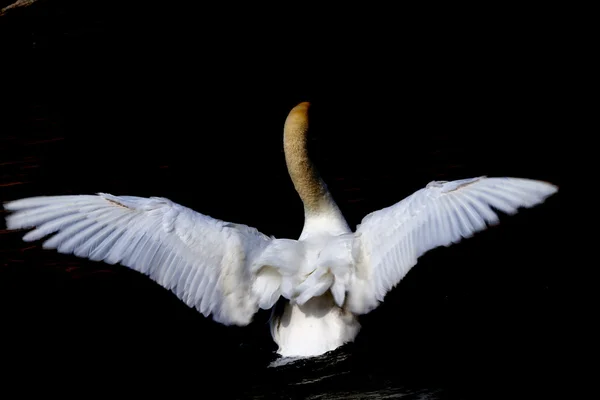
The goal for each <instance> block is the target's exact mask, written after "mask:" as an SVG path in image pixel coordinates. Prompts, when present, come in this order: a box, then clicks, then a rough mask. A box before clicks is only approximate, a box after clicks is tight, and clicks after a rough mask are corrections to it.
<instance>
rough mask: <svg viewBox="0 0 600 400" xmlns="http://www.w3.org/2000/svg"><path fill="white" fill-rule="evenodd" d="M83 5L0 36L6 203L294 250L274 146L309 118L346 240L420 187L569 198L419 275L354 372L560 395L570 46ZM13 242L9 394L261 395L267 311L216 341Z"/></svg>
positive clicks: (532, 21) (96, 275)
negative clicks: (211, 231) (224, 233)
mask: <svg viewBox="0 0 600 400" xmlns="http://www.w3.org/2000/svg"><path fill="white" fill-rule="evenodd" d="M84 4H85V5H83V4H82V2H75V1H58V0H56V1H53V0H47V1H43V0H40V2H39V3H37V4H35V5H33V6H31V7H29V8H26V9H22V10H15V11H12V12H10V13H7V14H6V15H4V16H2V17H0V34H1V36H0V45H2V46H3V49H4V55H5V57H4V59H3V61H2V66H3V67H5V68H4V72H3V73H2V88H3V94H2V99H3V100H4V104H3V106H2V114H3V115H2V122H1V125H0V134H1V136H0V140H1V142H0V149H1V150H0V151H1V153H0V154H1V159H0V168H1V169H0V173H1V177H2V182H0V200H2V201H6V200H12V199H16V198H20V197H25V196H33V195H58V194H69V193H72V194H79V193H95V192H108V193H112V194H117V195H118V194H127V195H137V196H162V197H168V198H170V199H171V200H173V201H176V202H178V203H181V204H183V205H186V206H188V207H191V208H193V209H195V210H197V211H199V212H202V213H204V214H208V215H210V216H213V217H216V218H220V219H223V220H227V221H232V222H239V223H244V224H247V225H251V226H255V227H257V228H258V229H259V230H261V231H262V232H264V233H266V234H270V235H274V236H276V237H291V238H295V237H297V236H298V235H299V234H300V231H301V229H302V223H303V215H302V206H301V202H300V200H299V199H298V198H297V195H296V193H295V191H294V189H293V186H292V184H291V182H290V181H289V177H288V175H287V171H286V169H285V161H284V155H283V148H282V132H283V131H282V129H283V122H284V120H285V117H286V115H287V113H288V112H289V110H290V109H291V108H292V107H293V106H294V105H295V104H297V103H298V102H300V101H310V102H311V103H312V104H313V107H312V110H313V112H312V116H313V119H312V121H311V124H312V125H311V127H312V131H311V135H312V136H311V152H312V154H313V157H314V159H315V163H316V164H317V166H318V167H319V169H320V171H321V173H322V175H323V176H324V178H325V180H326V182H328V184H329V187H330V189H331V191H332V192H333V194H334V197H335V198H336V200H337V202H338V204H339V206H340V208H341V209H342V211H343V213H344V215H345V216H346V217H347V220H348V222H349V224H350V225H351V226H352V227H353V228H354V227H355V226H356V224H358V223H360V220H361V219H362V217H363V216H365V215H366V214H368V213H369V212H371V211H374V210H377V209H379V208H382V207H386V206H389V205H391V204H394V203H395V202H397V201H399V200H401V199H402V198H404V197H405V196H407V195H409V194H411V193H412V192H414V191H415V190H417V189H419V188H421V187H423V186H424V185H425V184H427V183H428V182H429V181H431V180H434V179H436V180H452V179H460V178H465V177H472V176H479V175H488V176H519V177H527V178H534V179H542V180H547V181H550V182H552V183H554V184H557V185H559V186H560V187H561V191H560V192H559V195H557V196H554V197H552V198H550V199H549V200H548V201H547V202H546V203H545V204H544V205H542V206H540V207H537V208H535V209H532V210H527V211H524V212H521V213H520V214H518V215H516V216H514V217H510V218H509V217H505V216H503V217H502V218H501V222H502V223H501V224H500V225H499V226H498V227H495V228H492V229H489V230H488V231H486V232H485V233H483V234H480V235H478V236H476V237H475V238H473V239H471V240H469V241H465V242H463V243H461V244H459V245H456V246H453V247H451V248H444V249H436V250H434V251H432V252H430V253H429V254H427V255H426V256H424V257H423V258H422V259H421V260H420V262H419V265H418V266H417V267H415V268H414V269H413V270H412V271H411V272H410V273H409V274H408V276H407V277H406V278H405V279H404V280H403V281H402V282H401V283H400V284H399V285H398V287H397V289H395V290H394V291H393V292H392V293H390V294H389V295H388V297H387V298H386V301H385V303H384V304H383V305H382V306H380V308H378V309H377V310H376V311H375V312H373V313H372V314H369V315H367V316H366V317H365V318H364V319H363V330H362V332H361V334H360V335H359V337H358V339H357V342H356V344H355V345H352V350H351V351H353V352H354V353H355V354H357V355H356V356H355V360H356V361H353V362H354V363H355V364H353V365H355V366H356V368H358V370H359V371H361V372H360V373H361V374H363V375H365V374H366V375H369V376H371V375H373V376H377V375H378V374H383V375H382V376H386V377H389V376H394V377H396V378H397V377H398V376H401V377H402V379H406V382H414V381H418V382H424V385H425V386H427V385H428V384H430V383H431V384H435V385H441V386H443V387H449V388H454V387H456V386H459V387H462V388H464V387H468V386H470V385H472V384H475V383H479V384H483V386H484V387H486V388H487V390H490V391H496V390H497V388H498V386H500V387H504V388H505V386H503V383H502V382H511V384H510V385H511V387H512V385H513V384H515V382H517V383H518V384H523V385H525V386H526V387H530V388H538V387H547V386H548V385H549V384H550V383H551V382H553V379H555V377H556V376H558V375H560V374H561V373H562V372H561V371H562V368H564V366H563V365H561V364H560V363H559V362H558V361H557V360H558V358H559V356H561V355H562V352H563V348H562V347H557V346H556V343H557V342H560V341H561V337H562V333H561V332H562V330H563V329H564V327H565V326H564V319H563V317H564V309H563V307H564V304H565V301H564V300H565V297H566V296H567V293H566V290H565V285H564V282H563V280H564V277H563V275H562V274H563V273H564V261H563V260H564V254H565V249H564V245H563V242H564V235H565V234H564V231H563V230H562V223H563V214H562V208H561V202H562V201H563V200H562V199H563V197H564V191H565V189H564V185H563V183H564V182H563V176H562V174H563V172H564V166H565V164H566V151H565V138H564V135H565V132H568V131H569V129H568V127H569V124H570V123H571V120H572V117H571V115H570V113H569V105H570V97H569V94H568V89H569V87H570V84H571V83H570V81H569V77H568V76H569V75H568V74H567V73H566V72H565V71H566V70H567V68H568V67H569V61H568V60H569V51H568V43H567V42H566V39H565V36H564V35H563V34H562V30H561V29H562V28H561V24H560V23H556V21H554V22H553V23H549V22H547V21H546V19H545V17H544V16H545V14H544V10H521V11H522V12H519V13H511V12H507V14H506V15H505V14H498V13H496V12H487V11H485V10H482V11H481V13H479V14H475V15H476V16H471V14H468V13H467V12H466V10H456V9H455V10H452V11H453V12H454V13H456V15H457V16H459V18H457V17H455V15H454V14H447V13H446V11H448V10H439V9H438V10H425V11H424V12H422V13H415V12H412V11H409V10H401V11H400V12H395V13H393V12H392V11H391V10H368V12H367V10H362V9H349V8H344V9H343V10H342V9H337V10H325V9H323V8H321V9H314V10H308V9H306V8H302V7H300V6H299V5H295V6H290V7H289V9H288V8H286V9H283V8H282V9H273V8H270V7H265V9H264V10H262V9H260V8H259V7H255V6H253V7H252V8H250V7H248V9H242V8H240V7H239V6H238V5H234V4H229V5H228V4H223V5H222V6H221V7H222V9H219V8H218V7H210V8H209V7H207V6H200V5H189V4H187V3H185V2H183V3H177V4H167V3H163V4H158V3H157V4H152V5H151V4H150V3H139V4H136V3H127V4H126V5H123V4H117V3H115V4H109V3H106V2H99V1H89V2H85V3H84ZM463 11H464V12H463ZM470 12H473V10H470ZM507 15H510V17H508V16H507ZM20 237H21V236H20V234H15V233H7V232H3V233H2V235H1V238H2V239H1V249H0V250H1V251H2V253H1V254H2V257H1V258H2V266H1V268H0V293H1V294H0V307H2V318H3V321H2V326H3V328H2V331H3V339H2V341H3V345H2V347H3V348H4V349H5V352H6V356H9V358H8V360H11V362H12V364H11V365H12V366H13V368H12V371H13V372H14V371H16V375H15V376H20V377H23V376H24V377H26V378H27V377H35V378H36V379H37V378H39V377H44V376H49V377H52V378H51V380H50V382H51V383H50V385H53V386H56V387H58V388H59V389H60V390H63V389H65V387H69V386H70V385H73V384H74V383H73V382H81V379H82V378H84V377H85V378H86V379H85V380H84V381H85V382H91V383H92V384H91V385H88V386H86V387H87V389H88V390H96V389H97V388H99V387H102V386H105V385H106V384H107V383H112V382H116V381H119V382H120V381H121V380H124V381H128V382H130V383H131V382H132V381H135V382H140V385H142V383H141V382H145V383H144V385H145V386H146V387H147V385H148V383H156V384H157V386H160V385H159V382H157V381H160V383H166V382H169V383H168V384H167V386H169V385H170V383H172V382H176V383H177V384H176V385H175V384H174V385H175V386H177V385H180V387H187V386H189V387H197V388H200V389H195V390H205V389H207V388H208V387H211V388H213V387H216V388H217V390H219V389H220V390H226V389H227V390H228V389H235V390H240V391H241V392H244V391H246V392H247V391H250V392H252V393H255V394H256V393H259V394H260V393H261V390H264V389H261V388H260V387H254V388H253V389H251V388H250V387H251V382H252V380H253V379H255V378H253V376H255V375H257V374H258V375H260V374H261V373H263V372H264V371H266V370H264V369H260V368H261V367H257V365H263V364H264V363H266V362H267V361H268V360H269V359H272V358H274V357H273V354H272V352H273V351H274V350H275V348H274V345H273V344H272V343H271V340H270V334H269V332H268V326H267V325H266V322H267V319H268V313H260V314H259V315H257V318H256V322H255V323H254V324H252V325H251V326H250V327H248V328H230V327H222V326H220V325H217V324H216V323H214V322H212V321H210V320H206V319H205V318H204V317H202V316H201V315H200V314H198V313H196V312H195V311H194V310H191V309H188V308H187V306H185V305H184V304H183V303H181V302H179V300H177V299H176V298H175V296H174V295H172V294H171V293H170V292H167V291H166V290H164V289H162V288H160V287H159V286H158V285H156V284H154V283H153V282H151V281H150V280H148V279H147V278H146V277H144V276H141V275H140V274H138V273H136V272H133V271H129V270H127V269H125V268H123V267H120V266H106V265H103V264H98V263H93V262H88V261H84V260H79V259H76V258H74V257H69V256H63V255H59V254H55V253H54V252H47V251H42V250H41V249H40V246H39V245H38V244H37V243H36V244H34V245H32V244H26V243H23V242H21V241H20ZM263 361H264V362H263ZM261 362H262V363H263V364H261ZM188 363H191V364H190V365H191V367H188ZM264 365H266V364H264ZM505 365H508V366H510V367H504V366H505ZM249 371H251V372H249ZM261 371H263V372H261ZM182 372H185V374H183V375H179V374H180V373H182ZM264 373H265V374H266V372H264ZM134 376H135V378H133V377H134ZM138 376H139V378H138ZM166 376H168V377H172V379H173V380H172V381H171V380H169V379H166V378H165V377H166ZM56 377H58V379H54V378H56ZM161 377H162V378H161ZM232 377H234V378H232ZM27 379H29V378H27ZM138 379H139V380H138ZM282 379H283V378H282ZM373 379H375V378H373ZM386 379H387V378H386ZM390 379H391V378H390ZM155 380H156V381H155ZM284 381H285V379H284ZM66 382H70V383H68V384H67V383H66ZM222 382H225V383H222ZM233 382H235V384H234V383H233ZM406 382H405V383H406ZM94 384H96V385H95V386H94ZM271 384H273V383H271ZM279 384H283V383H281V382H279ZM255 385H256V384H255ZM232 386H233V387H232ZM134 387H136V386H135V385H134ZM48 388H49V387H48V386H45V389H48ZM321 390H323V389H322V388H315V389H314V391H315V392H319V391H321ZM534 390H537V389H534ZM309 391H310V390H309ZM289 393H292V392H289ZM289 393H288V395H290V394H289ZM484 397H485V396H484Z"/></svg>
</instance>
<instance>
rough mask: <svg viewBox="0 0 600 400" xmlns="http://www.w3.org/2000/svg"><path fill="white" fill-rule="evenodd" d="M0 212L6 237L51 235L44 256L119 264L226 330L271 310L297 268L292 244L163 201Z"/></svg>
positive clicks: (75, 202) (82, 201)
mask: <svg viewBox="0 0 600 400" xmlns="http://www.w3.org/2000/svg"><path fill="white" fill-rule="evenodd" d="M4 208H5V209H6V210H9V211H10V212H11V214H10V215H9V216H8V217H7V227H8V228H9V229H30V228H33V230H31V231H29V232H28V233H27V234H26V235H25V236H24V240H27V241H34V240H39V239H42V238H44V237H45V236H48V235H52V234H54V235H53V236H51V237H50V238H49V239H47V240H46V241H45V242H44V248H48V249H57V250H58V251H59V252H61V253H72V254H75V255H76V256H78V257H85V258H89V259H91V260H95V261H104V262H107V263H109V264H114V263H117V262H120V263H122V264H123V265H125V266H127V267H130V268H132V269H134V270H136V271H139V272H141V273H144V274H146V275H148V276H150V278H152V279H153V280H155V281H156V282H157V283H159V284H160V285H162V286H164V287H165V288H167V289H170V290H172V291H173V292H174V293H175V294H176V295H177V296H178V297H179V298H180V299H182V300H183V301H185V303H186V304H188V305H189V306H190V307H196V308H197V309H198V310H199V311H201V312H202V313H203V314H205V315H207V316H208V315H212V317H213V318H214V319H215V320H216V321H218V322H221V323H224V324H238V325H245V324H248V323H249V322H250V321H251V319H252V316H253V315H254V313H256V311H257V310H258V308H259V307H263V308H265V307H267V308H268V307H271V306H272V305H273V304H274V303H275V302H276V301H277V299H278V298H279V296H280V293H281V283H282V280H281V277H282V274H283V275H288V276H289V275H291V274H293V273H294V268H295V267H296V266H297V265H299V264H300V263H301V260H300V259H299V257H300V254H302V249H301V246H299V247H298V249H296V246H297V242H296V241H290V240H279V239H271V238H269V237H267V236H266V235H263V234H262V233H260V232H259V231H257V230H256V229H254V228H251V227H248V226H245V225H236V224H228V223H225V222H223V221H220V220H217V219H214V218H211V217H208V216H206V215H202V214H200V213H197V212H195V211H193V210H190V209H188V208H185V207H183V206H181V205H178V204H175V203H173V202H171V201H170V200H167V199H162V198H149V199H147V198H141V197H134V196H113V195H110V194H104V193H101V194H98V195H96V196H88V195H82V196H50V197H32V198H28V199H20V200H16V201H12V202H8V203H6V204H5V205H4ZM261 259H263V260H265V261H268V268H262V266H265V265H267V264H261ZM263 274H264V276H263ZM253 285H254V287H253ZM257 289H260V290H258V292H260V295H259V294H258V293H257ZM224 293H227V295H224Z"/></svg>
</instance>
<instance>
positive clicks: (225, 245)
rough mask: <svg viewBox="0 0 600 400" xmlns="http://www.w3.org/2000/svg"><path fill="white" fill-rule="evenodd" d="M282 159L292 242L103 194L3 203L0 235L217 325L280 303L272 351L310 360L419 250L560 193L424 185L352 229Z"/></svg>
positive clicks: (510, 181)
mask: <svg viewBox="0 0 600 400" xmlns="http://www.w3.org/2000/svg"><path fill="white" fill-rule="evenodd" d="M307 107H308V105H307V104H306V103H302V104H301V105H299V106H297V107H296V108H295V109H294V110H292V112H291V113H290V117H291V116H295V117H298V115H300V117H302V118H305V119H306V115H307V114H306V109H307ZM299 113H300V114H299ZM290 117H288V120H290ZM292 122H294V121H292ZM294 123H295V122H294ZM286 124H287V122H286ZM290 124H291V123H290ZM286 129H288V130H289V129H291V128H289V127H288V126H287V125H286ZM305 129H307V128H305ZM286 132H287V131H286ZM304 133H305V132H304ZM294 134H295V133H294ZM289 140H296V139H289ZM294 144H295V143H294ZM296 147H298V146H296ZM300 147H301V146H300ZM294 151H295V150H294ZM301 151H303V150H302V149H301ZM288 156H289V159H288V168H289V169H290V174H291V175H292V178H293V180H294V184H295V185H296V188H297V190H298V193H299V194H300V195H301V197H302V199H303V201H304V202H305V218H306V223H305V229H304V231H303V232H302V235H301V238H300V239H299V240H291V239H274V238H270V237H268V236H266V235H264V234H263V233H261V232H259V231H258V230H256V229H254V228H252V227H248V226H246V225H239V224H233V223H228V222H224V221H221V220H218V219H215V218H211V217H209V216H206V215H203V214H200V213H198V212H196V211H193V210H191V209H189V208H186V207H184V206H181V205H179V204H176V203H173V202H172V201H170V200H168V199H165V198H158V197H152V198H141V197H132V196H113V195H110V194H104V193H100V194H98V195H81V196H49V197H33V198H27V199H21V200H15V201H11V202H8V203H6V204H5V205H4V207H5V209H6V210H8V211H10V212H11V213H10V214H9V215H8V216H7V218H6V222H7V227H8V229H31V230H30V231H29V232H28V233H26V234H25V236H24V237H23V239H24V240H25V241H36V240H39V239H42V238H45V237H48V236H49V238H47V239H46V240H45V241H44V243H43V246H44V248H46V249H56V250H57V251H59V252H61V253H66V254H74V255H76V256H78V257H83V258H88V259H91V260H95V261H103V262H106V263H108V264H115V263H120V264H122V265H124V266H127V267H129V268H132V269H134V270H136V271H139V272H141V273H144V274H146V275H148V276H149V277H150V278H151V279H153V280H154V281H156V282H157V283H158V284H160V285H161V286H163V287H165V288H167V289H169V290H172V291H173V292H174V293H175V294H176V295H177V297H179V298H180V299H181V300H182V301H184V302H185V303H186V304H187V305H189V306H190V307H195V308H196V309H197V310H198V311H199V312H201V313H202V314H204V315H205V316H209V315H210V316H212V318H213V319H214V320H215V321H217V322H220V323H223V324H236V325H246V324H248V323H250V321H251V320H252V317H253V315H254V314H255V313H256V312H257V311H258V309H259V308H263V309H270V308H272V307H273V306H274V305H275V303H276V302H277V301H278V300H279V299H280V298H283V299H286V307H285V309H284V311H283V313H282V314H280V315H274V318H273V319H272V325H271V331H272V335H273V339H274V340H275V341H276V342H277V343H278V345H279V353H280V354H282V355H284V356H314V355H319V354H322V353H324V352H326V351H329V350H333V349H335V348H336V347H339V346H340V345H342V344H344V343H346V342H348V341H351V340H353V339H354V337H355V336H356V335H357V334H358V331H359V328H360V325H359V324H358V321H357V319H356V315H360V314H365V313H368V312H370V311H371V310H373V309H374V308H375V307H377V305H378V304H379V303H380V302H381V301H383V299H384V297H385V295H386V293H387V292H388V291H390V290H391V289H392V288H393V287H394V286H396V285H397V284H398V282H400V280H401V279H402V278H403V277H404V276H405V275H406V274H407V273H408V272H409V271H410V269H411V268H412V267H413V266H414V265H415V264H416V263H417V260H418V258H419V257H420V256H422V255H423V254H424V253H426V252H427V251H429V250H431V249H433V248H436V247H438V246H449V245H451V244H452V243H457V242H459V241H460V240H461V239H463V238H468V237H471V236H472V235H473V234H474V233H476V232H479V231H481V230H483V229H485V228H486V227H487V226H488V225H490V224H494V223H496V222H497V221H498V216H497V214H496V211H495V210H500V211H502V212H503V213H507V214H514V213H515V212H516V211H517V210H518V209H519V208H522V207H533V206H535V205H537V204H540V203H542V202H543V201H544V200H545V199H546V198H547V197H548V196H550V195H552V194H553V193H555V192H556V191H557V188H556V186H554V185H552V184H549V183H546V182H541V181H536V180H529V179H519V178H486V177H479V178H473V179H464V180H457V181H452V182H431V183H430V184H428V185H427V186H426V187H425V188H423V189H421V190H418V191H417V192H415V193H414V194H412V195H411V196H409V197H407V198H405V199H404V200H402V201H400V202H398V203H396V204H394V205H392V206H390V207H388V208H384V209H381V210H378V211H375V212H373V213H371V214H369V215H367V216H366V217H365V218H364V219H363V221H362V223H361V224H360V225H359V226H358V227H357V229H356V231H355V232H354V233H353V232H351V231H350V229H349V228H347V224H346V222H345V220H344V219H343V217H342V215H341V213H340V212H339V208H338V207H337V206H336V205H335V202H334V201H333V199H332V198H331V195H330V194H329V192H328V191H326V190H325V191H323V190H324V189H323V188H325V187H326V186H324V184H323V185H321V181H320V178H319V177H318V175H314V174H313V175H314V176H313V175H310V176H308V175H309V174H308V173H307V174H305V175H307V176H305V177H303V178H302V179H304V180H301V178H299V176H300V177H302V171H300V173H298V171H294V168H297V165H305V164H301V163H298V164H297V165H296V164H294V161H293V160H294V157H297V155H294V154H288V153H287V152H286V157H288ZM300 158H302V157H300ZM292 172H294V173H295V174H293V173H292ZM305 178H306V179H305ZM311 185H312V186H311ZM307 188H308V189H307ZM307 190H313V191H315V192H318V191H320V192H318V194H319V196H320V197H319V198H318V199H317V200H318V201H315V199H314V198H311V199H307ZM313 204H316V206H313Z"/></svg>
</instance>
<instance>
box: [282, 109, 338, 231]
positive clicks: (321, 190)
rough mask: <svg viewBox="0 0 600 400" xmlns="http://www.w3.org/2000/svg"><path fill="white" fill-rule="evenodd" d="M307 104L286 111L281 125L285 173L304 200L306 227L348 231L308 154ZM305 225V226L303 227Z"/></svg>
mask: <svg viewBox="0 0 600 400" xmlns="http://www.w3.org/2000/svg"><path fill="white" fill-rule="evenodd" d="M308 107H309V104H308V103H300V104H299V105H297V106H296V107H294V108H293V109H292V111H290V113H289V115H288V117H287V119H286V121H285V125H284V133H283V138H284V139H283V145H284V150H285V161H286V164H287V168H288V172H289V174H290V177H291V178H292V182H293V183H294V187H295V188H296V191H297V192H298V195H299V196H300V198H301V199H302V202H303V203H304V214H305V221H306V224H307V225H308V226H311V225H315V226H316V225H323V224H321V222H320V221H326V223H325V224H324V225H328V226H330V227H332V228H333V229H334V230H336V231H337V230H339V231H340V232H337V233H345V232H349V228H348V225H347V223H346V221H345V219H344V217H343V216H342V213H341V212H340V209H339V208H338V206H337V204H336V203H335V201H334V200H333V197H332V196H331V193H330V192H329V190H328V189H327V185H326V184H325V182H324V181H323V179H322V178H321V175H320V174H319V171H318V170H317V168H316V167H315V166H314V164H313V162H312V161H311V159H310V158H309V156H308V146H307V134H308ZM307 225H305V228H306V227H307Z"/></svg>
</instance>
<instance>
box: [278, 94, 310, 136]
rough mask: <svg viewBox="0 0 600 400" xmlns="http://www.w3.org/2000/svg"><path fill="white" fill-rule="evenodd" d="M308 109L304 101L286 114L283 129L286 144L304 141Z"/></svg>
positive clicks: (307, 103)
mask: <svg viewBox="0 0 600 400" xmlns="http://www.w3.org/2000/svg"><path fill="white" fill-rule="evenodd" d="M309 108H310V103H309V102H307V101H305V102H302V103H300V104H298V105H297V106H296V107H294V108H292V110H291V111H290V113H289V114H288V116H287V118H286V120H285V125H284V128H283V134H284V136H285V141H286V143H287V142H289V141H292V142H297V141H302V140H303V139H304V141H305V140H306V135H307V133H308V110H309Z"/></svg>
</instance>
